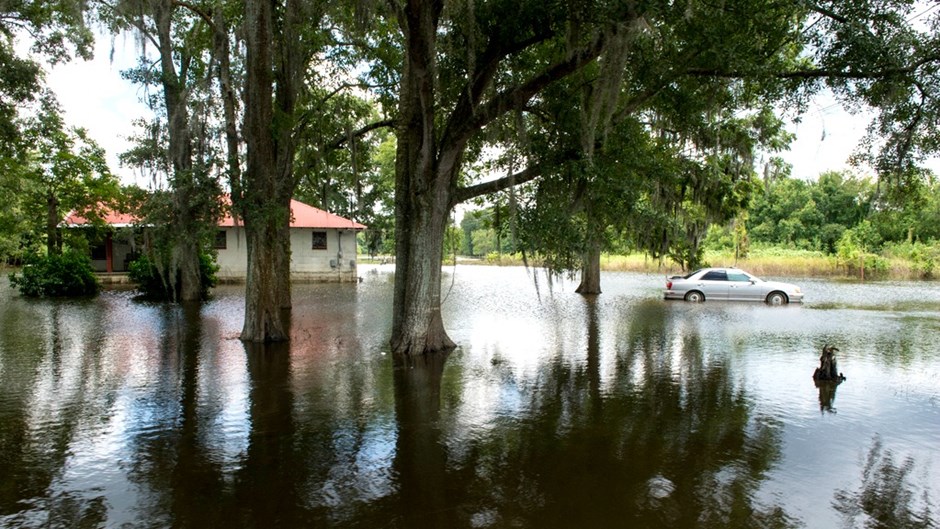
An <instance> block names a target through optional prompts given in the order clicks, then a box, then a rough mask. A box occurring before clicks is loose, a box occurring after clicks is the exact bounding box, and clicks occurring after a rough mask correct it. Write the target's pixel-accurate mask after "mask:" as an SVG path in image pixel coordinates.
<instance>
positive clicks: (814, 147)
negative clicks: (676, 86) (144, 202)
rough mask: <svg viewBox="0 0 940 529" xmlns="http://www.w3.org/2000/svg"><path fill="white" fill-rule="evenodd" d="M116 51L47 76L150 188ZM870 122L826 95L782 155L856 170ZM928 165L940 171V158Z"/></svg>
mask: <svg viewBox="0 0 940 529" xmlns="http://www.w3.org/2000/svg"><path fill="white" fill-rule="evenodd" d="M111 52H112V45H111V42H110V40H109V39H108V38H99V39H98V41H97V42H96V46H95V58H94V60H92V61H88V62H84V61H81V60H76V61H73V62H71V63H68V64H64V65H59V66H56V67H55V68H53V69H51V71H49V72H48V75H47V81H48V83H49V86H50V87H51V88H52V89H53V90H54V91H55V93H56V95H57V96H58V98H59V101H60V102H61V104H62V107H63V109H64V110H65V118H66V121H67V123H69V124H70V125H73V126H77V127H84V128H86V129H88V131H89V133H90V135H91V137H92V138H94V139H95V140H96V141H97V142H98V143H99V144H100V145H101V146H102V147H104V148H105V150H106V151H107V154H108V161H109V164H110V166H111V169H112V171H114V172H115V173H116V174H118V175H119V176H120V177H121V180H122V182H123V183H125V184H131V183H134V184H137V185H140V186H142V187H147V186H148V185H149V183H150V177H149V176H145V175H142V174H139V173H137V172H135V171H134V170H132V169H128V168H121V167H120V166H119V164H118V154H119V153H120V152H122V151H125V150H127V149H128V148H129V147H130V142H129V141H128V140H127V138H128V137H129V136H131V135H132V134H133V133H134V128H133V121H134V120H135V119H138V118H141V117H146V116H150V115H151V112H150V110H149V109H148V108H147V106H146V105H145V104H144V103H142V102H141V99H142V95H143V94H142V89H141V88H140V87H139V86H136V85H134V84H133V83H131V82H129V81H125V80H124V79H122V78H121V71H122V70H125V69H127V68H130V67H132V66H134V65H135V64H136V62H137V51H136V45H135V43H134V40H133V38H132V37H130V36H119V37H117V38H116V40H115V42H114V54H113V56H112V53H111ZM869 121H870V116H869V115H866V114H864V113H862V114H859V115H852V114H849V113H848V112H846V111H845V110H844V109H843V108H842V107H841V106H840V105H839V104H838V103H836V102H835V101H834V100H833V99H832V97H831V96H826V95H822V96H820V97H819V98H817V99H816V100H815V101H814V102H813V103H811V104H810V106H809V108H808V109H807V111H806V113H805V114H804V115H803V116H802V119H801V121H800V123H791V124H790V126H789V127H788V128H789V131H790V132H792V133H794V134H795V135H796V140H795V141H794V142H793V143H792V144H791V148H790V150H789V151H788V152H782V153H778V155H779V156H781V157H782V158H783V159H784V160H786V161H787V162H788V163H790V164H792V166H793V171H792V175H793V176H794V177H796V178H802V179H814V178H816V177H817V176H818V175H819V174H820V173H821V172H825V171H830V170H835V171H838V170H845V169H851V167H850V166H849V164H848V158H849V156H850V155H851V154H852V152H853V151H854V149H855V147H856V146H857V145H858V142H859V140H860V139H861V138H862V136H863V135H864V133H865V128H866V127H867V126H868V123H869ZM757 163H758V164H761V161H760V160H758V162H757ZM928 166H929V167H931V168H932V169H934V171H936V172H938V173H940V160H937V159H935V160H932V161H931V162H930V163H929V164H928ZM760 171H761V169H760V167H758V173H760Z"/></svg>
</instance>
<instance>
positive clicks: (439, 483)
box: [392, 354, 463, 527]
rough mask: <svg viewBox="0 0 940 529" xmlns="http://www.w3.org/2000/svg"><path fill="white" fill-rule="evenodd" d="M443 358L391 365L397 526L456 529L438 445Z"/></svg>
mask: <svg viewBox="0 0 940 529" xmlns="http://www.w3.org/2000/svg"><path fill="white" fill-rule="evenodd" d="M447 356H448V355H447V354H439V355H434V356H429V357H426V358H417V359H410V360H399V361H397V362H396V366H395V372H394V377H395V416H396V419H397V422H398V440H397V443H396V445H395V460H394V463H393V468H394V470H395V474H396V477H397V481H398V483H399V490H398V495H399V502H400V505H399V508H398V509H397V511H398V513H399V514H398V516H397V517H396V518H395V519H394V520H393V524H392V525H394V526H395V527H459V526H462V525H463V524H460V523H458V518H457V515H456V508H455V506H454V505H453V495H452V494H453V491H451V490H449V489H451V485H453V484H452V483H451V481H450V480H449V479H448V473H447V453H446V451H445V449H444V445H443V443H442V442H441V439H442V435H441V429H440V411H441V381H442V378H443V374H444V363H445V362H446V360H447Z"/></svg>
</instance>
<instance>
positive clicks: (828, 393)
mask: <svg viewBox="0 0 940 529" xmlns="http://www.w3.org/2000/svg"><path fill="white" fill-rule="evenodd" d="M841 383H842V381H841V380H839V381H836V380H813V384H815V385H816V389H818V390H819V411H820V412H829V413H835V412H836V409H835V408H834V407H832V403H833V402H835V400H836V389H837V388H838V387H839V384H841Z"/></svg>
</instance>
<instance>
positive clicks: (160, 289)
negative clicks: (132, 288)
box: [127, 252, 219, 300]
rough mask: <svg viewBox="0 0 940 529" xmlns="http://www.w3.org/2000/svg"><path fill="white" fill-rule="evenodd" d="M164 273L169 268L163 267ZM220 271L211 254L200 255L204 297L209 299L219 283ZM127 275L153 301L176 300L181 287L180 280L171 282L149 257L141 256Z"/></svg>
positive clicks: (177, 278) (131, 265) (129, 267)
mask: <svg viewBox="0 0 940 529" xmlns="http://www.w3.org/2000/svg"><path fill="white" fill-rule="evenodd" d="M162 270H163V271H166V270H169V266H168V265H165V266H163V267H162ZM218 271H219V265H217V264H216V263H215V259H214V258H213V257H212V255H211V254H208V253H205V252H203V253H200V254H199V275H200V278H201V280H202V297H203V298H205V297H208V295H209V289H210V288H212V287H214V286H215V285H216V283H218V278H217V277H216V273H217V272H218ZM127 275H128V277H129V278H130V280H131V281H133V282H134V283H137V290H138V291H139V292H140V293H141V294H142V295H143V296H144V297H147V298H151V299H165V300H173V299H175V297H176V296H175V290H176V288H177V287H178V285H179V281H180V278H179V277H176V278H173V281H170V279H169V278H167V277H165V276H166V274H165V273H161V269H160V267H157V265H156V263H154V261H153V260H151V258H150V257H148V256H147V255H141V256H140V257H138V258H137V259H135V260H134V261H132V262H131V263H130V265H128V270H127Z"/></svg>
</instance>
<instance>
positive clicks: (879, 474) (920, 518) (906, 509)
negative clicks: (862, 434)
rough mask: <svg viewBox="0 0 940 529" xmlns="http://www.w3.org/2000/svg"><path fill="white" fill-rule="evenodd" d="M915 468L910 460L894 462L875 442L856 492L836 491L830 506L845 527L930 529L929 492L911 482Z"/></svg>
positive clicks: (931, 522)
mask: <svg viewBox="0 0 940 529" xmlns="http://www.w3.org/2000/svg"><path fill="white" fill-rule="evenodd" d="M916 468H917V465H916V464H915V461H914V459H913V458H911V457H907V458H904V460H903V461H901V462H899V463H898V462H895V455H894V454H893V453H892V451H891V450H887V449H885V447H884V443H883V442H882V440H881V439H880V438H875V440H874V441H873V442H872V447H871V449H870V450H869V451H868V457H867V458H866V459H865V466H864V468H863V469H862V485H861V487H860V488H859V489H858V490H857V491H849V490H839V491H837V492H836V494H835V500H834V502H833V505H834V506H835V508H836V510H837V511H839V513H841V514H842V516H843V519H844V522H845V525H844V526H845V527H866V528H872V529H874V528H888V527H890V528H892V529H930V528H931V527H936V524H935V523H934V522H933V520H932V518H931V514H932V510H933V508H934V505H933V504H932V502H931V500H930V488H929V487H924V486H918V485H917V484H915V483H914V482H913V479H914V477H915V469H916Z"/></svg>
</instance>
